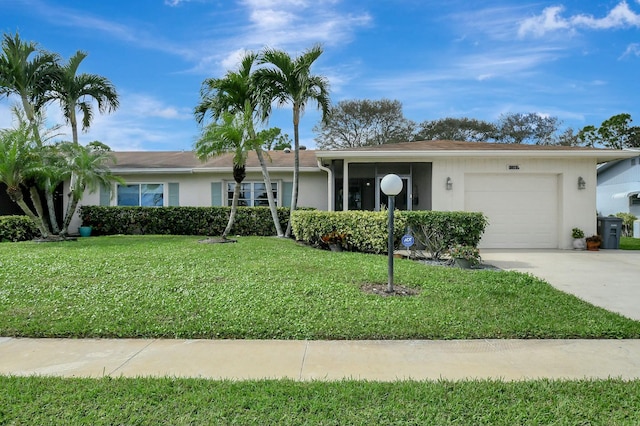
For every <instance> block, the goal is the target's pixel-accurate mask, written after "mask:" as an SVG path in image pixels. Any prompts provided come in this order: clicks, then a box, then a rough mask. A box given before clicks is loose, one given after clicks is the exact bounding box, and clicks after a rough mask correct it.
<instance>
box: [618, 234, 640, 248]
mask: <svg viewBox="0 0 640 426" xmlns="http://www.w3.org/2000/svg"><path fill="white" fill-rule="evenodd" d="M620 248H621V249H622V250H640V238H633V237H620Z"/></svg>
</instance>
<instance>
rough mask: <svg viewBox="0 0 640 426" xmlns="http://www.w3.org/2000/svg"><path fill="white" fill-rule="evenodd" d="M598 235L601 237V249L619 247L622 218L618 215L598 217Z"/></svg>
mask: <svg viewBox="0 0 640 426" xmlns="http://www.w3.org/2000/svg"><path fill="white" fill-rule="evenodd" d="M598 235H600V236H601V237H602V244H600V248H601V249H619V248H620V237H621V235H622V219H620V218H619V217H599V218H598Z"/></svg>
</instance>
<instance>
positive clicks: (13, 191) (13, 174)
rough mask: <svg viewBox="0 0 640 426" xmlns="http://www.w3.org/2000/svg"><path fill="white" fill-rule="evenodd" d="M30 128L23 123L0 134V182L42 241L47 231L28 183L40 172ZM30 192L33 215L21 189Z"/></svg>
mask: <svg viewBox="0 0 640 426" xmlns="http://www.w3.org/2000/svg"><path fill="white" fill-rule="evenodd" d="M31 133H32V129H31V127H30V126H29V125H28V124H27V123H26V122H24V121H21V122H20V123H19V125H18V126H17V127H16V128H14V129H2V130H0V182H2V183H4V184H5V185H6V186H7V189H6V191H7V195H8V196H9V198H10V199H11V201H13V202H15V203H16V204H18V206H19V207H20V208H21V209H22V211H23V212H24V213H25V214H26V215H27V216H28V217H30V218H31V219H32V220H33V222H34V223H35V224H36V225H37V226H38V229H39V230H40V233H41V234H42V237H43V238H47V237H48V236H49V228H48V227H47V225H46V223H45V222H44V220H43V217H44V216H43V214H42V207H41V205H40V199H39V197H38V195H37V189H36V188H35V186H34V185H31V184H29V181H30V180H32V179H33V178H34V176H37V174H38V173H39V172H41V167H42V163H41V161H40V153H39V152H38V151H39V150H40V147H38V146H37V144H36V143H35V141H34V139H33V137H32V135H31ZM27 187H28V188H29V189H30V191H31V200H32V203H33V205H34V208H35V209H36V212H34V211H33V210H31V208H30V207H29V205H28V204H27V203H26V201H25V200H24V195H23V192H22V191H23V188H27Z"/></svg>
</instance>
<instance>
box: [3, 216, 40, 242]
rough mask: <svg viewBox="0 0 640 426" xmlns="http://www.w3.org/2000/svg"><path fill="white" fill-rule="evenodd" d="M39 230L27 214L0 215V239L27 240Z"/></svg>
mask: <svg viewBox="0 0 640 426" xmlns="http://www.w3.org/2000/svg"><path fill="white" fill-rule="evenodd" d="M39 235H40V231H39V230H38V227H37V226H36V224H35V223H33V220H31V218H29V217H28V216H17V215H16V216H0V241H14V242H15V241H29V240H33V239H34V238H36V237H38V236H39Z"/></svg>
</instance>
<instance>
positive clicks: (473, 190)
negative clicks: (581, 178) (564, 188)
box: [464, 174, 558, 248]
mask: <svg viewBox="0 0 640 426" xmlns="http://www.w3.org/2000/svg"><path fill="white" fill-rule="evenodd" d="M464 185H465V210H467V211H479V212H483V213H484V214H485V216H487V217H488V218H489V225H488V226H487V228H486V230H485V233H484V235H483V237H482V240H481V241H480V247H484V248H557V247H558V176H557V175H533V174H529V175H527V174H521V175H511V174H467V175H465V180H464Z"/></svg>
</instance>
